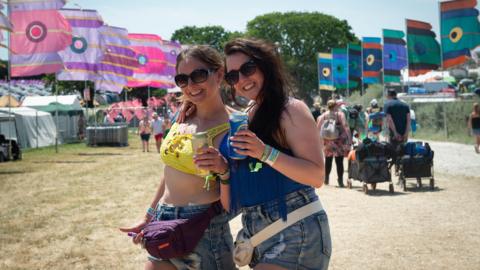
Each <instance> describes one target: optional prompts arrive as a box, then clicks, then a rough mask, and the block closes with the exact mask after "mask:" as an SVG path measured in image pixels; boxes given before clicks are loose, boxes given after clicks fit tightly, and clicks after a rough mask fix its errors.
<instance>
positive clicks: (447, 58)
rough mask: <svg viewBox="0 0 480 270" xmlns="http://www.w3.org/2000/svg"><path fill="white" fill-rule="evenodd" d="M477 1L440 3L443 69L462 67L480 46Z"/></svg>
mask: <svg viewBox="0 0 480 270" xmlns="http://www.w3.org/2000/svg"><path fill="white" fill-rule="evenodd" d="M476 6H477V1H476V0H453V1H447V2H440V32H441V42H442V60H443V67H444V68H449V67H453V66H456V65H461V64H463V63H465V62H466V61H467V59H468V58H469V57H471V54H470V50H472V49H474V48H475V47H477V46H479V45H480V23H479V21H478V14H479V12H478V10H477V9H476V8H475V7H476Z"/></svg>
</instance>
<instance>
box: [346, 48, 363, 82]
mask: <svg viewBox="0 0 480 270" xmlns="http://www.w3.org/2000/svg"><path fill="white" fill-rule="evenodd" d="M361 84H362V45H360V44H348V89H355V88H357V87H360V86H361Z"/></svg>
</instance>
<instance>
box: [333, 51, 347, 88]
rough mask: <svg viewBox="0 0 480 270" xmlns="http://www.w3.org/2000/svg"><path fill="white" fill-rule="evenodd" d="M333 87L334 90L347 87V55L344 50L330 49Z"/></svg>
mask: <svg viewBox="0 0 480 270" xmlns="http://www.w3.org/2000/svg"><path fill="white" fill-rule="evenodd" d="M332 58H333V60H332V65H333V68H332V70H333V86H334V87H335V89H347V87H348V55H347V49H346V48H333V49H332Z"/></svg>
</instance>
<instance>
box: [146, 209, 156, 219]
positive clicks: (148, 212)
mask: <svg viewBox="0 0 480 270" xmlns="http://www.w3.org/2000/svg"><path fill="white" fill-rule="evenodd" d="M147 216H148V217H152V218H153V217H154V216H155V209H154V208H153V207H149V208H148V209H147Z"/></svg>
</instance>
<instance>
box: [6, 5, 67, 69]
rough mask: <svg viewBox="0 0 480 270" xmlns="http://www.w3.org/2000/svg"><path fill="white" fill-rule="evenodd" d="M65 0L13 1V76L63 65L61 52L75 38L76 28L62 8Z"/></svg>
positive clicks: (11, 6) (11, 7) (57, 67)
mask: <svg viewBox="0 0 480 270" xmlns="http://www.w3.org/2000/svg"><path fill="white" fill-rule="evenodd" d="M63 4H65V2H64V1H53V0H52V1H27V0H24V1H20V0H19V1H9V7H10V10H11V16H10V18H11V22H12V25H13V29H12V30H13V31H12V33H11V36H10V37H11V38H10V39H11V43H10V49H11V54H12V55H11V57H10V59H11V69H12V70H11V73H12V77H17V76H32V75H38V74H43V73H54V72H56V71H58V70H60V69H61V68H62V66H63V64H62V61H61V59H60V57H59V56H58V54H57V52H58V51H61V50H63V49H65V48H66V47H67V46H69V45H70V44H71V42H72V30H71V28H70V25H69V24H68V22H67V20H65V18H64V17H63V16H62V15H61V14H60V13H59V12H58V10H57V8H59V7H62V6H63Z"/></svg>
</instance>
